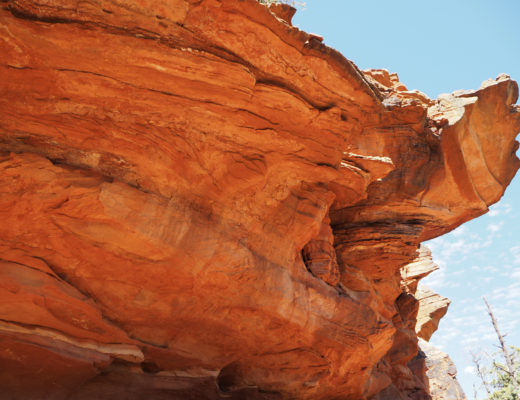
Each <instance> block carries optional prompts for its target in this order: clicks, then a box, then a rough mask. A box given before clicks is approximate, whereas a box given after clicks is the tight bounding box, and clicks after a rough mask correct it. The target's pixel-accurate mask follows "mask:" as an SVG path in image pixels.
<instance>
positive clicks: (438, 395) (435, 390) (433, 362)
mask: <svg viewBox="0 0 520 400" xmlns="http://www.w3.org/2000/svg"><path fill="white" fill-rule="evenodd" d="M419 347H420V348H421V350H422V351H423V352H424V354H425V357H426V368H427V372H426V375H427V377H428V380H429V385H430V394H431V398H432V400H466V395H465V394H464V392H463V391H462V388H461V387H460V385H459V382H458V381H457V379H456V375H457V368H456V367H455V364H453V361H451V359H450V357H449V356H448V355H447V354H446V353H443V352H442V351H440V350H439V349H437V348H436V347H434V346H432V345H431V344H430V343H428V342H427V341H425V340H423V339H419Z"/></svg>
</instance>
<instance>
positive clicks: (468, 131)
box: [0, 0, 520, 400]
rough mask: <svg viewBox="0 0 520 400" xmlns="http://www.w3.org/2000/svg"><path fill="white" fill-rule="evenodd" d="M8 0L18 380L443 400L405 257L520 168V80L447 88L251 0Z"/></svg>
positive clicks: (57, 390)
mask: <svg viewBox="0 0 520 400" xmlns="http://www.w3.org/2000/svg"><path fill="white" fill-rule="evenodd" d="M0 4H1V9H0V68H2V74H1V75H0V93H1V96H0V151H1V152H0V180H1V182H0V183H1V186H0V187H1V188H2V189H1V190H2V193H1V195H0V220H1V221H2V224H0V254H1V259H2V264H1V268H0V322H1V324H0V342H1V345H0V382H1V384H2V390H3V393H4V394H7V395H9V396H10V398H12V399H26V398H31V397H32V398H36V399H37V398H42V399H43V398H45V399H65V398H67V399H93V398H96V399H97V398H99V399H104V398H114V397H116V396H118V397H122V398H126V399H142V398H154V399H162V398H165V399H166V398H168V399H176V398H178V399H190V398H193V399H217V398H221V397H222V398H236V399H241V398H247V399H255V398H258V399H276V398H298V399H333V398H342V399H353V400H360V399H381V400H382V399H421V398H425V399H426V398H428V396H429V394H428V387H427V383H426V381H425V378H424V374H423V375H421V374H420V373H416V371H417V368H413V363H414V362H415V361H416V360H417V357H416V356H417V354H418V346H417V336H416V333H415V324H416V316H417V312H418V302H417V300H416V298H415V297H414V295H413V294H414V293H415V290H411V289H410V287H408V286H407V285H406V279H404V280H403V279H402V277H401V269H402V268H403V267H404V266H406V265H407V264H409V263H410V262H412V261H413V260H414V259H415V257H416V255H417V254H416V253H417V250H418V247H419V244H420V242H422V241H424V240H427V239H430V238H433V237H435V236H438V235H441V234H443V233H446V232H448V231H450V230H452V229H453V228H455V227H456V226H458V225H460V224H461V223H463V222H465V221H467V220H469V219H471V218H474V217H477V216H479V215H481V214H483V213H485V212H486V211H487V209H488V208H487V207H488V206H489V205H490V204H492V203H494V202H496V201H497V200H498V199H499V198H500V196H501V195H502V193H503V191H504V190H505V187H506V186H507V185H508V183H509V182H510V180H511V179H512V177H513V176H514V174H515V172H516V170H517V169H518V166H519V160H518V159H517V158H516V156H515V151H516V149H517V143H516V142H515V136H516V134H517V133H518V131H519V130H520V117H519V116H520V109H519V107H518V106H515V105H514V103H515V102H516V100H517V96H518V87H517V85H516V83H515V82H514V81H512V80H510V79H509V78H508V77H507V76H500V77H499V78H497V79H496V80H490V81H487V82H486V83H485V84H484V85H483V86H482V87H481V88H480V89H479V90H477V91H467V92H456V93H454V94H453V95H446V96H444V97H442V98H440V99H438V100H430V99H428V98H427V97H426V96H425V95H423V94H422V93H420V92H417V91H408V90H406V87H405V86H404V85H403V84H401V83H400V82H399V81H398V79H397V76H396V75H395V74H389V73H388V72H386V71H384V70H373V71H365V72H361V71H359V70H358V69H357V67H356V66H355V65H354V64H353V63H351V62H350V61H348V60H346V59H345V58H344V57H343V56H341V55H340V54H339V53H337V52H336V51H334V50H333V49H330V48H328V47H326V46H325V45H323V44H322V43H321V42H320V38H319V37H318V36H317V35H309V34H307V33H305V32H301V31H299V30H298V29H296V28H293V27H291V26H290V25H288V24H287V23H286V22H284V20H283V18H277V17H276V16H275V15H274V14H272V13H271V12H270V11H269V9H267V8H266V7H265V6H263V5H261V4H259V3H257V2H256V1H255V0H242V1H236V0H221V1H218V0H190V1H187V0H186V1H183V0H169V1H167V2H166V1H153V2H152V1H147V0H145V1H137V0H125V1H119V0H112V1H105V0H101V1H96V2H94V1H84V2H77V1H72V0H45V1H43V0H42V1H29V0H7V1H6V0H4V1H3V2H2V3H0ZM286 18H288V17H286ZM289 19H290V18H289ZM329 221H330V222H329ZM332 250H334V251H332ZM405 269H406V267H405ZM410 276H411V275H410ZM412 281H413V279H412ZM414 357H415V358H414Z"/></svg>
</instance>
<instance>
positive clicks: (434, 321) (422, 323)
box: [415, 285, 450, 341]
mask: <svg viewBox="0 0 520 400" xmlns="http://www.w3.org/2000/svg"><path fill="white" fill-rule="evenodd" d="M415 297H416V298H417V301H418V302H419V310H418V313H417V324H416V325H415V330H416V332H417V336H418V337H420V338H422V339H424V340H426V341H429V340H430V338H431V337H432V335H433V333H434V332H435V331H436V330H437V327H438V326H439V321H440V320H441V318H442V317H444V316H445V315H446V312H447V311H448V306H449V305H450V300H449V299H448V298H446V297H443V296H441V295H439V294H437V293H435V292H434V291H433V290H431V289H430V288H428V287H427V286H424V285H419V287H418V290H417V292H416V293H415Z"/></svg>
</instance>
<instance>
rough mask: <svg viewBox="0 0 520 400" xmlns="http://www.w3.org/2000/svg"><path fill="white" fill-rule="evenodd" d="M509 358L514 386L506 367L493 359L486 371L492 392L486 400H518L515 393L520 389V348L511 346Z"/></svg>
mask: <svg viewBox="0 0 520 400" xmlns="http://www.w3.org/2000/svg"><path fill="white" fill-rule="evenodd" d="M511 358H512V360H513V366H514V371H515V380H516V385H515V384H514V383H515V382H513V378H512V377H511V376H510V374H509V372H508V369H507V367H506V365H504V364H503V363H500V362H498V361H496V359H494V360H493V363H492V366H491V368H490V369H489V371H487V377H488V379H490V380H489V387H490V389H492V390H493V391H492V393H491V394H490V395H489V396H488V398H487V400H520V397H519V394H518V392H517V390H518V388H520V348H518V347H513V346H511Z"/></svg>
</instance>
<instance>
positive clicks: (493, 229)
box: [487, 221, 504, 233]
mask: <svg viewBox="0 0 520 400" xmlns="http://www.w3.org/2000/svg"><path fill="white" fill-rule="evenodd" d="M503 225H504V221H500V222H498V223H496V224H489V225H488V227H487V229H488V231H489V232H491V233H496V232H498V231H500V229H502V226H503Z"/></svg>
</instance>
